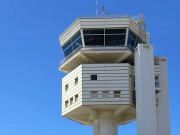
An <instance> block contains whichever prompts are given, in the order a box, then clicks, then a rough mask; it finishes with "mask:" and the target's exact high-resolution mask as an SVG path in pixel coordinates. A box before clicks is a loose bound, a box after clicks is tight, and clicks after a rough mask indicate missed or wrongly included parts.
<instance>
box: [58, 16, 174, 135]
mask: <svg viewBox="0 0 180 135" xmlns="http://www.w3.org/2000/svg"><path fill="white" fill-rule="evenodd" d="M141 21H142V20H135V19H133V18H131V17H94V18H93V17H89V18H78V19H77V20H76V21H75V22H74V23H73V24H72V25H71V26H70V27H69V28H67V29H66V30H65V31H64V33H62V34H61V36H60V44H61V47H62V49H63V52H64V56H65V58H64V60H63V61H62V63H61V65H60V70H61V71H63V72H65V73H66V75H65V76H64V77H63V79H62V115H63V116H64V117H66V118H68V119H71V120H73V121H76V122H79V123H81V124H84V125H92V126H93V127H94V135H118V125H123V124H128V123H130V122H132V121H135V120H136V121H137V133H138V135H170V126H169V99H168V89H167V88H168V86H167V84H168V82H167V59H166V58H164V57H154V54H153V46H152V45H150V44H149V42H148V38H149V36H148V35H149V34H147V32H146V31H145V29H143V28H142V25H141V24H142V23H141Z"/></svg>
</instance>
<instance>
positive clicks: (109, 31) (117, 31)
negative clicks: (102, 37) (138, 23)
mask: <svg viewBox="0 0 180 135" xmlns="http://www.w3.org/2000/svg"><path fill="white" fill-rule="evenodd" d="M105 33H106V34H126V29H106V30H105Z"/></svg>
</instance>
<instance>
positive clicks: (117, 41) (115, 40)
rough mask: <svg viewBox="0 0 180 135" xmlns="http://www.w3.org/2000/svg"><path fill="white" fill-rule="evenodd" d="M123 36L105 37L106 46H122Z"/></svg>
mask: <svg viewBox="0 0 180 135" xmlns="http://www.w3.org/2000/svg"><path fill="white" fill-rule="evenodd" d="M125 37H126V36H125V35H106V38H105V39H106V41H105V44H106V46H123V45H124V44H125Z"/></svg>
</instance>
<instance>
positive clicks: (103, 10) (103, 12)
mask: <svg viewBox="0 0 180 135" xmlns="http://www.w3.org/2000/svg"><path fill="white" fill-rule="evenodd" d="M104 14H105V7H104V5H103V6H102V16H104Z"/></svg>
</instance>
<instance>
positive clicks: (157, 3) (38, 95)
mask: <svg viewBox="0 0 180 135" xmlns="http://www.w3.org/2000/svg"><path fill="white" fill-rule="evenodd" d="M101 3H102V2H101ZM104 5H105V7H106V9H107V10H108V11H109V12H110V13H111V14H112V15H113V14H116V15H117V14H128V15H130V16H136V15H138V14H140V13H143V14H144V15H145V16H146V21H147V30H148V31H149V32H150V33H151V43H152V44H153V45H154V48H155V53H156V54H158V55H160V56H161V55H162V56H166V57H168V60H169V89H170V92H169V94H170V105H171V129H172V135H179V134H180V128H179V121H180V118H179V114H180V109H179V104H180V91H179V88H178V84H179V80H180V79H179V75H180V70H179V69H180V61H179V60H178V59H179V58H180V37H179V36H180V28H179V24H180V1H179V0H124V1H123V0H119V1H118V0H111V1H110V0H109V1H108V0H104ZM94 15H95V0H0V135H72V134H76V135H85V134H86V135H92V128H91V127H89V126H82V125H80V124H78V123H75V122H73V121H70V120H68V119H65V118H62V117H61V115H60V111H61V77H62V76H63V74H62V73H60V72H59V71H58V66H59V63H60V60H62V59H63V53H62V50H61V48H60V46H59V42H58V37H59V35H60V33H62V32H63V30H64V29H65V28H67V26H69V25H70V24H71V23H72V22H73V21H74V20H75V19H76V18H77V17H80V16H94ZM119 134H126V135H136V124H135V123H132V124H130V125H126V126H123V127H120V128H119Z"/></svg>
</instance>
